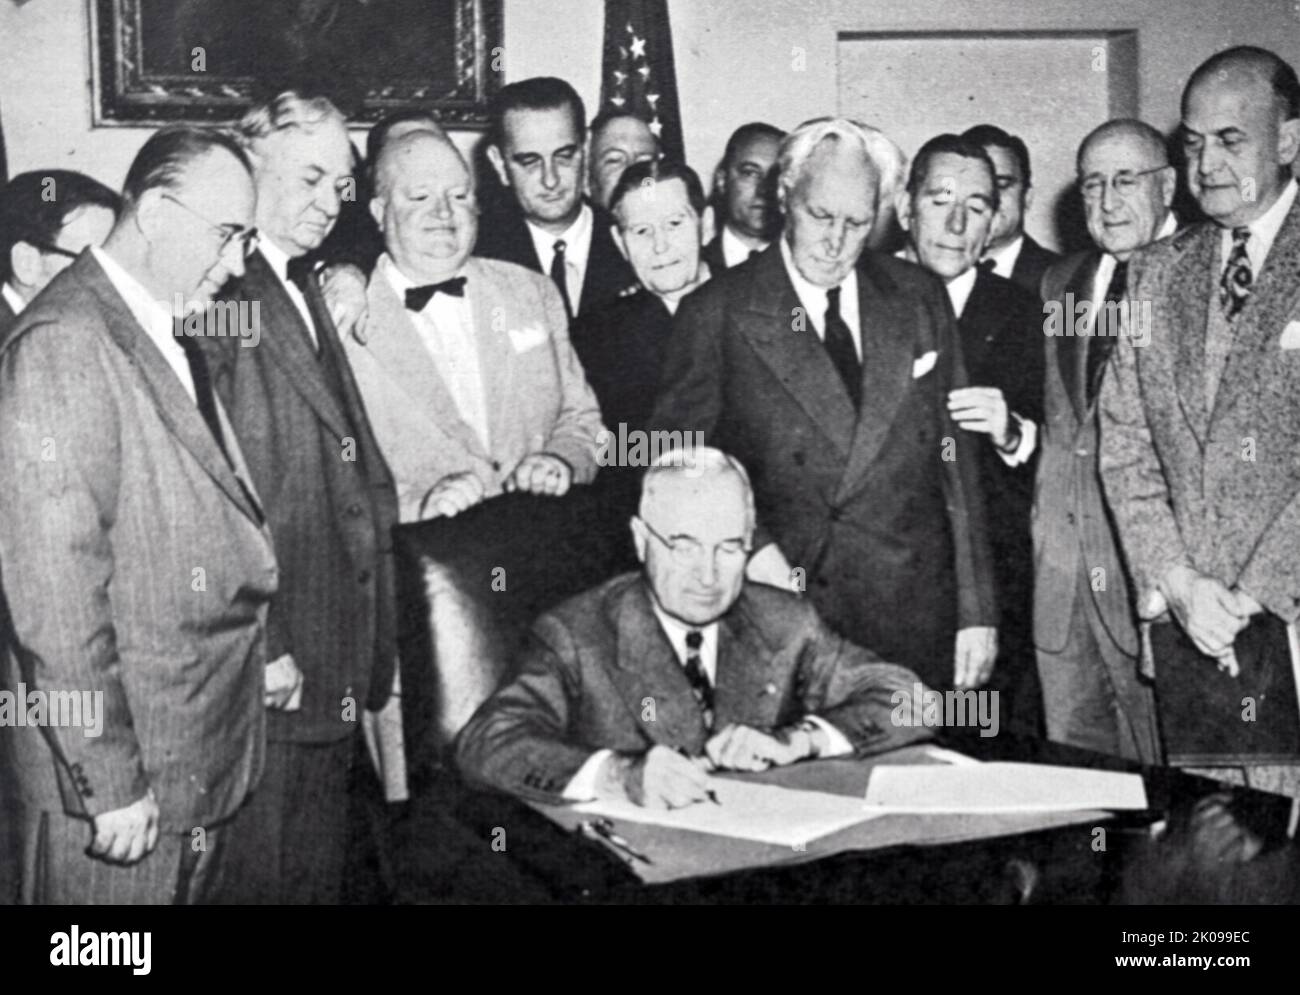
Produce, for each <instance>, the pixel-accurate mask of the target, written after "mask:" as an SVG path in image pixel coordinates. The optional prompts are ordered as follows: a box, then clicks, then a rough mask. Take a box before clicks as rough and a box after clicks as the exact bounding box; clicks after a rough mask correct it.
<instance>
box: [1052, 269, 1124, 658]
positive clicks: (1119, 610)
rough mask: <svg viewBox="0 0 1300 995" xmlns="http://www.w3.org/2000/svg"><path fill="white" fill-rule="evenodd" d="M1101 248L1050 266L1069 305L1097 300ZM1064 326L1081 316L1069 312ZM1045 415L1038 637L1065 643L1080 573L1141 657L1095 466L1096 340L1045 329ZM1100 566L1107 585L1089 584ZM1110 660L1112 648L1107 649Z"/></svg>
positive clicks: (1058, 297) (1109, 623) (1056, 645)
mask: <svg viewBox="0 0 1300 995" xmlns="http://www.w3.org/2000/svg"><path fill="white" fill-rule="evenodd" d="M1100 261H1101V254H1100V253H1099V252H1097V251H1096V250H1089V251H1084V252H1079V253H1076V254H1075V255H1073V256H1069V257H1068V258H1066V259H1063V260H1062V261H1061V262H1060V263H1058V264H1056V265H1055V266H1053V267H1051V269H1049V270H1048V275H1047V277H1046V278H1045V279H1044V281H1043V290H1044V292H1045V293H1046V294H1047V295H1048V297H1047V300H1048V301H1049V302H1056V303H1058V304H1059V305H1060V306H1061V307H1062V308H1064V307H1065V305H1066V304H1067V303H1068V302H1069V299H1068V298H1067V295H1070V294H1073V301H1074V303H1075V304H1077V303H1078V302H1080V301H1087V300H1090V299H1091V295H1092V282H1093V279H1094V278H1095V276H1096V273H1097V265H1098V263H1099V262H1100ZM1065 325H1066V327H1071V328H1072V327H1073V325H1074V315H1073V314H1071V313H1069V312H1066V314H1065ZM1044 343H1045V353H1044V356H1045V359H1046V369H1045V371H1044V373H1045V376H1044V382H1043V383H1044V409H1045V410H1044V418H1043V422H1042V428H1041V430H1040V432H1039V436H1038V454H1039V455H1038V489H1037V496H1036V500H1035V502H1034V507H1033V541H1034V573H1035V578H1034V641H1035V642H1036V643H1037V645H1038V646H1040V647H1042V648H1043V649H1045V650H1047V651H1048V652H1054V653H1059V652H1061V651H1062V650H1064V649H1065V645H1066V641H1067V639H1068V638H1069V635H1070V629H1071V624H1070V620H1071V617H1072V616H1073V614H1074V611H1073V604H1074V599H1075V597H1076V594H1077V592H1078V590H1079V579H1080V575H1081V574H1083V575H1086V576H1087V577H1088V579H1089V584H1088V585H1087V588H1088V590H1090V591H1091V592H1092V595H1091V596H1092V599H1093V603H1094V604H1095V605H1096V607H1097V612H1098V614H1099V616H1100V617H1101V620H1102V624H1103V625H1104V626H1105V629H1106V632H1107V634H1108V635H1109V636H1110V638H1111V641H1112V642H1113V643H1114V645H1115V646H1116V647H1117V648H1119V649H1120V650H1122V651H1123V652H1124V653H1126V654H1128V655H1129V656H1130V657H1136V656H1137V654H1138V632H1137V621H1136V616H1135V615H1134V612H1133V595H1132V590H1131V586H1130V584H1129V578H1128V572H1127V570H1126V569H1125V567H1124V563H1123V559H1122V557H1121V556H1120V551H1119V545H1118V543H1117V541H1116V534H1115V526H1114V521H1113V520H1112V518H1111V514H1110V510H1109V507H1108V506H1107V503H1106V498H1105V495H1104V494H1103V493H1102V485H1101V474H1100V472H1099V469H1098V465H1097V449H1098V443H1099V433H1098V418H1097V399H1096V398H1094V399H1093V402H1092V403H1091V404H1089V403H1088V402H1087V391H1086V390H1085V385H1084V373H1085V370H1086V364H1087V355H1088V350H1089V348H1091V347H1092V340H1091V339H1090V338H1088V337H1087V336H1073V335H1070V336H1044ZM1098 569H1100V570H1101V571H1102V574H1100V575H1099V576H1101V577H1103V578H1104V579H1105V581H1106V583H1105V584H1104V585H1096V584H1092V583H1091V579H1092V575H1093V571H1095V570H1098ZM1103 659H1105V657H1103Z"/></svg>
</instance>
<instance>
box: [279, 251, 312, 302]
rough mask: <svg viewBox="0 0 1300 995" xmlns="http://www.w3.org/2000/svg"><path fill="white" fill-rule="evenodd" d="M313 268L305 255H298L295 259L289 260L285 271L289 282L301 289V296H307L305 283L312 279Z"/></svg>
mask: <svg viewBox="0 0 1300 995" xmlns="http://www.w3.org/2000/svg"><path fill="white" fill-rule="evenodd" d="M314 269H315V267H314V266H313V264H312V263H310V262H308V260H307V257H306V256H298V258H296V259H290V260H289V266H288V270H287V272H286V273H285V275H286V276H288V278H289V282H290V283H292V284H293V285H294V286H295V287H297V288H298V290H299V291H301V293H302V295H303V297H306V296H307V283H308V281H309V280H311V279H312V272H313V270H314Z"/></svg>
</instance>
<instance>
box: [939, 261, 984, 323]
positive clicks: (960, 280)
mask: <svg viewBox="0 0 1300 995" xmlns="http://www.w3.org/2000/svg"><path fill="white" fill-rule="evenodd" d="M977 276H979V269H978V268H976V267H974V266H972V267H971V268H970V269H968V270H967V271H966V272H965V273H963V274H962V275H961V276H958V277H955V278H953V279H952V280H949V281H948V282H947V283H946V284H945V285H944V286H945V287H946V288H947V290H948V300H950V301H952V310H953V313H954V314H956V315H957V317H958V318H960V317H961V313H962V311H964V310H966V302H967V301H968V300H970V295H971V291H972V290H974V289H975V278H976V277H977Z"/></svg>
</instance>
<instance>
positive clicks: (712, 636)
mask: <svg viewBox="0 0 1300 995" xmlns="http://www.w3.org/2000/svg"><path fill="white" fill-rule="evenodd" d="M650 607H651V608H653V609H654V613H655V618H657V619H659V624H660V626H662V627H663V630H664V635H666V636H667V637H668V642H670V643H671V644H672V647H673V652H674V653H676V654H677V661H678V662H679V663H682V664H684V663H685V662H686V657H687V655H688V653H687V646H686V636H687V634H688V633H691V632H698V633H699V634H700V636H701V637H702V641H701V643H700V659H701V660H705V659H707V658H708V657H710V656H712V654H713V648H714V646H716V645H717V640H718V623H717V622H710V623H709V624H708V625H687V624H686V623H685V622H681V621H679V620H678V619H675V618H673V617H672V616H671V615H669V614H668V613H667V612H666V611H664V610H663V609H662V608H660V607H659V602H658V601H657V600H656V599H655V596H654V592H650Z"/></svg>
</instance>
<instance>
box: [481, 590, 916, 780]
mask: <svg viewBox="0 0 1300 995" xmlns="http://www.w3.org/2000/svg"><path fill="white" fill-rule="evenodd" d="M918 680H919V679H918V678H917V676H916V675H915V674H913V673H910V672H909V671H907V670H904V669H903V668H902V667H896V666H892V665H890V664H885V663H881V662H880V661H879V659H878V658H877V657H876V656H875V655H873V654H872V653H869V652H867V651H865V650H863V649H861V648H859V647H857V646H853V645H852V644H850V643H848V642H846V641H845V640H844V639H842V638H840V637H839V636H837V635H835V634H834V633H832V632H831V631H830V630H829V629H827V628H826V626H825V625H824V624H823V623H822V621H821V619H819V618H818V617H817V612H816V611H815V610H814V609H813V607H812V606H811V605H810V604H808V603H807V602H806V601H804V600H803V599H801V598H799V597H798V596H796V595H794V594H790V593H787V592H784V591H777V590H775V589H773V588H770V587H765V586H763V585H761V584H752V585H746V586H745V588H744V589H743V590H742V592H741V594H740V598H739V600H737V602H736V603H735V605H733V606H732V608H731V610H730V611H728V612H727V614H726V615H724V616H723V617H722V619H721V621H720V623H719V631H718V663H717V680H716V682H715V690H714V695H715V698H714V700H715V711H714V723H713V727H714V729H722V728H724V727H725V726H726V725H728V724H730V723H733V722H734V723H739V724H743V725H748V726H752V727H754V728H756V729H761V730H764V731H771V730H774V729H778V728H781V727H782V726H786V725H789V724H791V723H794V722H798V721H799V719H800V718H802V717H803V716H805V715H808V714H814V715H817V716H819V717H820V718H823V719H825V720H826V721H827V722H829V723H831V724H832V725H834V726H835V727H836V728H837V729H839V730H840V731H841V732H842V733H844V735H845V737H846V738H847V739H848V740H849V742H850V743H851V744H852V745H853V747H854V748H855V749H856V750H857V751H858V752H859V753H860V754H868V753H879V752H882V751H884V750H890V749H893V748H895V747H898V746H902V745H904V744H906V743H909V742H913V741H915V740H918V739H925V738H927V736H928V731H927V730H925V729H923V728H920V727H916V726H899V725H895V724H894V723H892V722H891V721H890V713H891V711H892V710H893V708H894V706H895V704H896V703H895V702H893V701H891V697H892V695H893V694H894V692H896V691H906V692H907V693H908V695H909V700H910V696H911V695H912V694H913V693H914V691H915V688H914V685H916V684H917V683H918ZM647 699H653V701H654V712H653V721H649V719H648V718H647V715H648V714H649V713H648V712H647V707H646V700H647ZM707 738H708V733H707V731H706V728H705V725H704V719H703V715H702V713H701V710H700V707H699V705H698V703H697V702H696V700H695V697H694V695H693V694H692V692H691V687H690V684H689V683H688V682H687V679H686V674H685V671H684V670H683V669H682V666H681V664H680V663H679V662H678V659H677V656H676V654H675V652H674V651H673V648H672V644H671V643H670V642H669V641H668V637H667V635H665V633H664V631H663V627H662V626H661V625H660V624H659V620H658V619H657V618H656V617H655V615H654V610H653V609H652V608H651V602H650V593H649V591H648V589H647V587H646V584H645V581H644V580H643V579H642V576H641V575H640V574H639V573H632V574H623V575H622V576H620V577H616V578H614V579H613V580H611V581H607V582H606V583H604V584H602V585H601V586H600V587H597V588H594V589H592V590H590V591H587V592H586V593H584V594H580V595H578V596H577V597H576V598H573V599H571V600H569V601H567V602H565V603H564V604H562V605H560V606H559V607H558V608H556V609H554V610H553V611H550V612H547V613H546V614H544V615H542V616H541V617H540V618H539V619H538V620H537V621H536V623H534V625H533V629H532V633H531V638H530V640H529V642H528V645H527V647H526V648H525V650H524V652H523V655H522V657H521V659H520V662H519V666H518V668H517V670H516V672H515V675H514V677H513V678H511V679H509V680H507V682H506V683H505V684H504V685H502V687H501V688H499V689H498V690H497V692H496V693H495V694H494V695H493V696H492V697H491V698H489V699H488V700H487V701H486V702H484V703H483V705H482V706H480V707H479V710H478V711H477V712H476V713H475V714H474V717H473V718H472V719H470V721H469V724H468V725H466V726H465V728H464V730H463V731H462V732H461V734H460V737H459V739H458V741H457V762H458V763H459V765H460V770H461V773H462V774H463V775H464V776H465V777H466V779H468V780H469V781H470V782H471V783H474V784H478V785H483V786H487V787H492V788H497V789H499V790H502V791H506V792H510V793H512V794H518V795H523V796H525V797H533V798H537V799H539V800H541V801H547V802H555V801H557V800H558V796H559V795H560V794H561V793H562V792H563V791H564V788H565V786H566V785H567V784H568V783H569V781H570V780H571V779H572V778H573V775H574V774H576V773H577V772H578V769H579V768H580V767H581V766H582V765H583V763H584V762H586V760H587V758H588V757H589V756H591V754H592V753H594V752H595V751H596V750H600V749H613V750H619V751H626V752H629V753H644V752H645V751H646V750H648V749H649V748H650V747H652V746H655V745H664V746H668V747H672V748H674V749H676V748H682V749H685V750H686V751H687V752H689V753H691V754H699V753H702V752H703V750H704V744H705V741H706V740H707Z"/></svg>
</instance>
